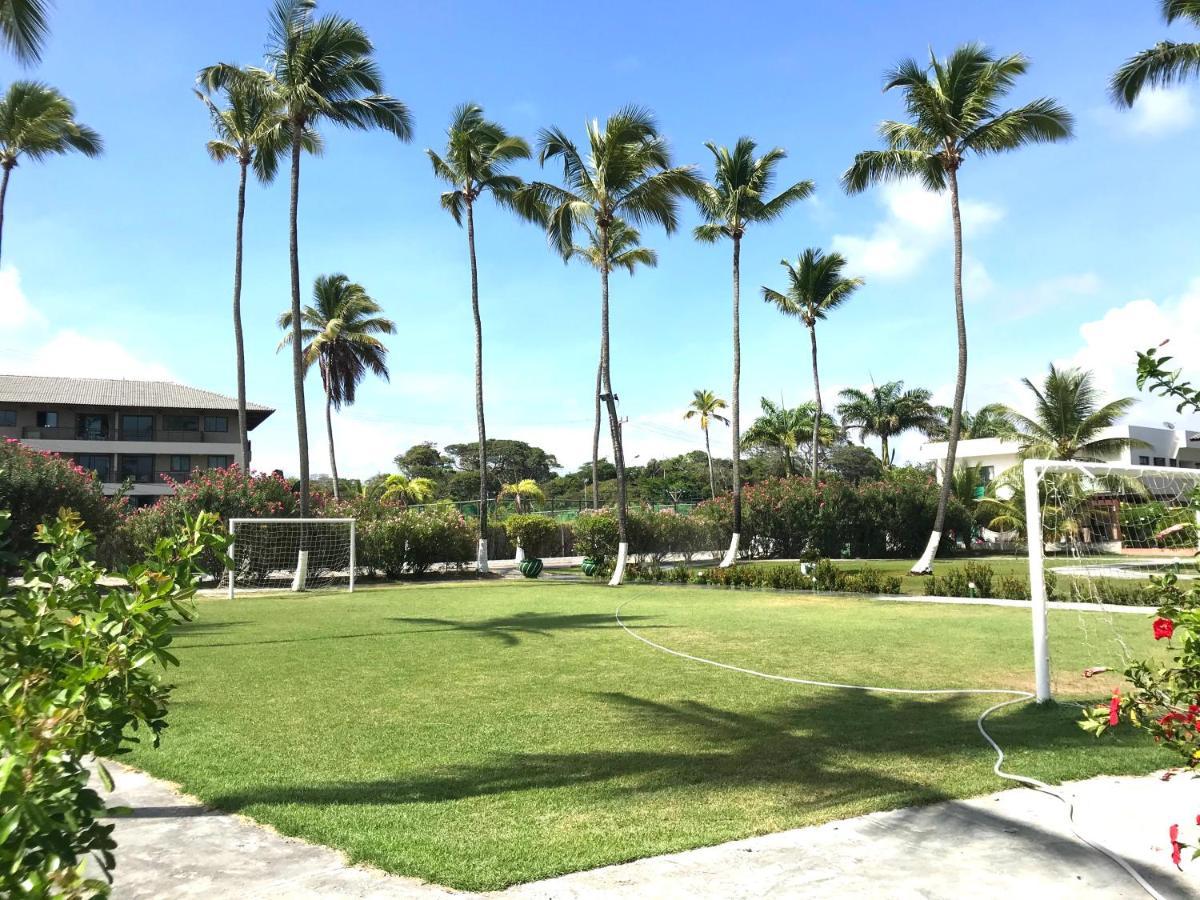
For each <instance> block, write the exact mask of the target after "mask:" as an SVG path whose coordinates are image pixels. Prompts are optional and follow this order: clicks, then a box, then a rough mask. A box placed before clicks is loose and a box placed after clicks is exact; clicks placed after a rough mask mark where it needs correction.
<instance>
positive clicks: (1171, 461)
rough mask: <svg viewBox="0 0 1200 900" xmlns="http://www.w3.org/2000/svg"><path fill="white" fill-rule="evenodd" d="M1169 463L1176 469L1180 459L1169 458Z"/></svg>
mask: <svg viewBox="0 0 1200 900" xmlns="http://www.w3.org/2000/svg"><path fill="white" fill-rule="evenodd" d="M1167 465H1169V466H1170V467H1171V468H1172V469H1174V468H1177V467H1178V466H1179V460H1177V459H1168V460H1167Z"/></svg>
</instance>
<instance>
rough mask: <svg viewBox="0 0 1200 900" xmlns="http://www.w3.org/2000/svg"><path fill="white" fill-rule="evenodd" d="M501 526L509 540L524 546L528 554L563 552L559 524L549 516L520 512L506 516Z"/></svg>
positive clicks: (551, 554)
mask: <svg viewBox="0 0 1200 900" xmlns="http://www.w3.org/2000/svg"><path fill="white" fill-rule="evenodd" d="M501 526H502V527H503V528H504V533H505V535H507V537H508V539H509V541H511V542H512V544H513V545H514V546H515V547H521V548H523V549H524V551H525V553H526V555H527V556H538V557H541V556H558V554H559V553H560V552H561V545H560V531H559V524H558V522H556V521H555V520H554V519H552V518H550V517H549V516H544V515H541V514H539V513H518V514H515V515H511V516H506V517H505V518H504V521H503V522H502V523H501Z"/></svg>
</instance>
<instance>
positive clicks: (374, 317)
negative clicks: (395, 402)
mask: <svg viewBox="0 0 1200 900" xmlns="http://www.w3.org/2000/svg"><path fill="white" fill-rule="evenodd" d="M381 312H383V308H382V307H381V306H380V305H379V304H378V303H376V302H375V301H374V300H373V299H371V296H370V295H369V294H368V293H367V291H366V289H365V288H364V287H363V286H362V285H361V284H355V283H354V282H352V281H351V280H350V279H349V278H347V277H346V276H345V275H341V274H338V275H318V276H317V279H316V281H314V282H313V305H312V306H306V307H304V311H303V313H301V317H302V319H303V321H302V322H301V324H300V337H301V340H303V341H304V347H303V359H304V368H305V371H307V370H308V368H309V367H310V366H311V365H312V364H313V363H316V364H317V366H318V367H319V368H320V370H321V386H322V387H323V388H324V389H325V429H326V432H327V434H328V435H329V468H330V470H331V472H332V474H333V498H334V499H335V500H336V499H338V473H337V454H336V453H335V452H334V447H333V410H334V409H339V410H340V409H341V408H342V406H343V405H344V406H350V405H352V404H353V403H354V395H355V393H356V391H357V389H358V385H359V383H360V382H361V381H362V380H363V378H364V377H366V374H367V372H368V370H369V371H371V372H372V373H374V374H375V375H378V376H379V377H380V378H382V379H383V380H384V381H387V380H388V368H387V347H385V346H384V345H383V342H382V341H381V340H380V339H379V338H378V337H376V335H379V334H395V333H396V325H395V323H394V322H392V320H391V319H385V318H383V317H382V316H380V315H379V313H381ZM279 327H280V328H282V329H285V330H288V329H290V331H289V333H288V334H286V335H284V337H283V339H282V340H281V341H280V342H279V346H280V347H281V348H282V347H285V346H287V345H288V344H290V343H292V341H293V340H294V336H295V333H296V329H295V327H294V326H293V320H292V313H291V311H290V310H289V311H288V312H285V313H284V314H283V315H281V316H280V317H279Z"/></svg>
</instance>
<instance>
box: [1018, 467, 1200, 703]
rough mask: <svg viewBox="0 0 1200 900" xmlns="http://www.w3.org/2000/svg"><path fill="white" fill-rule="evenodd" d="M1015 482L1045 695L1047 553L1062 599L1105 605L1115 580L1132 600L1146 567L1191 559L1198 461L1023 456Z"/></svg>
mask: <svg viewBox="0 0 1200 900" xmlns="http://www.w3.org/2000/svg"><path fill="white" fill-rule="evenodd" d="M1196 465H1197V466H1200V462H1197V463H1196ZM1002 477H1003V476H1002ZM1021 487H1022V488H1023V491H1024V495H1025V496H1024V527H1025V532H1026V538H1027V540H1026V543H1027V545H1028V548H1029V594H1030V600H1031V605H1032V614H1033V668H1034V678H1035V681H1036V685H1037V687H1036V693H1037V701H1038V702H1039V703H1044V702H1046V701H1048V700H1050V699H1051V688H1050V681H1051V673H1050V645H1049V628H1048V622H1047V608H1048V605H1047V604H1048V600H1049V599H1050V598H1049V597H1048V596H1047V595H1048V593H1049V591H1048V579H1047V559H1048V556H1049V558H1050V560H1051V562H1050V566H1051V572H1052V574H1053V576H1054V578H1055V579H1056V580H1059V581H1062V582H1065V584H1066V591H1065V598H1066V599H1068V600H1072V601H1079V602H1081V603H1087V602H1091V603H1093V604H1095V606H1096V607H1097V609H1099V610H1108V611H1112V609H1113V607H1110V606H1108V605H1107V604H1106V599H1110V600H1111V599H1114V593H1115V592H1116V591H1117V590H1118V589H1119V588H1120V587H1121V586H1126V591H1125V593H1126V594H1128V593H1129V592H1131V591H1132V592H1135V599H1136V591H1138V590H1139V589H1140V588H1141V587H1142V586H1145V585H1148V584H1149V576H1150V575H1152V574H1155V573H1156V572H1160V571H1164V570H1166V569H1169V568H1172V567H1175V566H1179V565H1181V564H1186V563H1190V564H1193V565H1194V563H1195V561H1196V558H1197V555H1198V553H1200V512H1198V511H1197V510H1198V506H1197V501H1196V498H1197V497H1198V496H1200V494H1198V492H1200V468H1178V467H1176V466H1144V465H1131V464H1126V463H1098V462H1082V461H1076V460H1068V461H1063V460H1045V459H1027V460H1025V463H1024V466H1023V470H1022V480H1021ZM1010 489H1011V488H1010ZM1003 499H1005V500H1008V499H1011V500H1013V501H1016V498H1015V497H1011V495H1010V497H1008V498H1003ZM1060 593H1062V590H1061V585H1060ZM1123 602H1125V603H1128V602H1129V599H1128V596H1127V597H1126V598H1125V599H1124V601H1123ZM1081 608H1083V607H1081Z"/></svg>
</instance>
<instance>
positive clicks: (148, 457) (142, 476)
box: [121, 453, 154, 484]
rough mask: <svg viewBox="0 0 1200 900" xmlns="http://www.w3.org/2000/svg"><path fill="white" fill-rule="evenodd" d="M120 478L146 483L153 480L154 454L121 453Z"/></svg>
mask: <svg viewBox="0 0 1200 900" xmlns="http://www.w3.org/2000/svg"><path fill="white" fill-rule="evenodd" d="M121 480H122V481H126V480H132V481H135V482H137V483H138V484H148V483H149V482H151V481H153V480H154V456H153V455H152V454H150V453H123V454H121Z"/></svg>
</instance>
